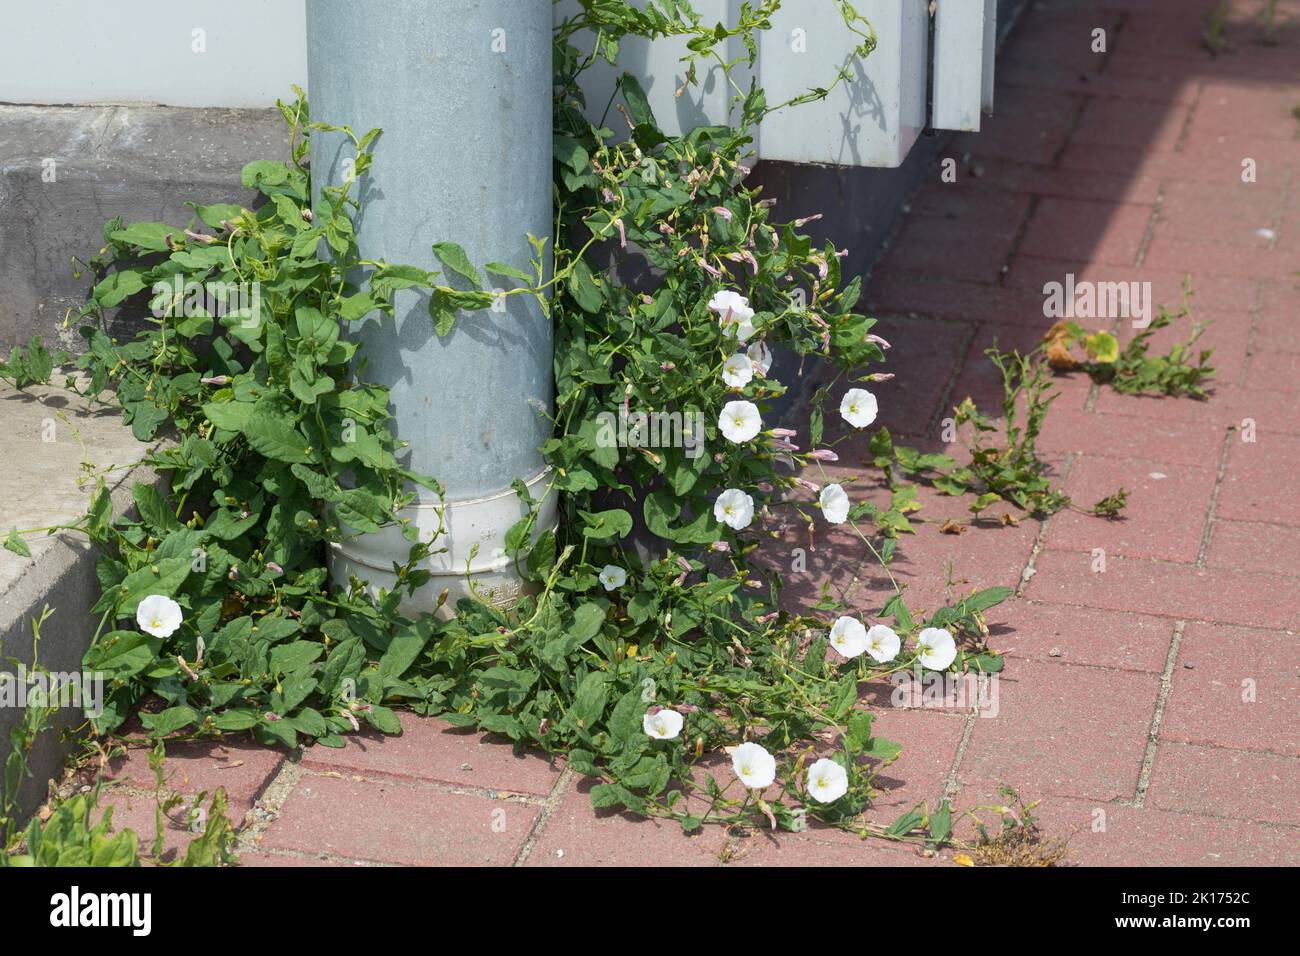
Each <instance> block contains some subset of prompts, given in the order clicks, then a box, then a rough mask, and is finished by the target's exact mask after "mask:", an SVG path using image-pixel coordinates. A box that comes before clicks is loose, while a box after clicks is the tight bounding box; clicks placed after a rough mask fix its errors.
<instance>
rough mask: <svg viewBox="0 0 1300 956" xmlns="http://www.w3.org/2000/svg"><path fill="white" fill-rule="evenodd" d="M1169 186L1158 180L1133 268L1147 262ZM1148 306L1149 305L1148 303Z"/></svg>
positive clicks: (1166, 182) (1139, 267) (1118, 322)
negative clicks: (1166, 189) (1158, 183)
mask: <svg viewBox="0 0 1300 956" xmlns="http://www.w3.org/2000/svg"><path fill="white" fill-rule="evenodd" d="M1168 185H1169V180H1168V179H1162V180H1160V185H1159V186H1157V187H1156V198H1155V201H1154V202H1152V204H1151V215H1150V216H1148V217H1147V225H1146V228H1145V229H1143V230H1142V241H1141V242H1139V243H1138V250H1137V255H1136V256H1134V257H1133V266H1134V267H1135V268H1138V269H1141V268H1142V266H1143V265H1144V264H1145V263H1146V261H1147V250H1149V249H1150V248H1151V240H1152V239H1154V238H1155V236H1156V223H1158V222H1159V221H1160V213H1161V212H1162V211H1163V210H1164V208H1165V187H1166V186H1168ZM1148 305H1150V303H1148ZM1122 321H1123V320H1122V318H1121V317H1118V316H1117V317H1116V320H1115V322H1116V327H1118V326H1119V324H1120V322H1122Z"/></svg>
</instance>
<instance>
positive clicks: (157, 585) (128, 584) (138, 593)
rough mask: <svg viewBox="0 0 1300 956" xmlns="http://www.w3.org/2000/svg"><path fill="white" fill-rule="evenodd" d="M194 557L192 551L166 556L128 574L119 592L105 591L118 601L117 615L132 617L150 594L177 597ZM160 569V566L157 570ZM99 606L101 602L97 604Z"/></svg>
mask: <svg viewBox="0 0 1300 956" xmlns="http://www.w3.org/2000/svg"><path fill="white" fill-rule="evenodd" d="M192 560H193V559H192V558H191V557H190V556H189V555H185V556H184V557H177V558H165V559H163V560H160V561H157V562H155V563H154V564H151V565H146V566H145V567H143V568H141V569H140V570H138V571H133V572H132V573H131V574H128V575H127V576H126V578H125V580H123V581H122V584H121V585H120V586H119V587H118V589H117V591H116V592H112V591H109V592H105V594H104V597H105V598H109V597H111V598H112V599H113V600H114V601H115V602H116V603H117V605H118V615H119V616H121V617H131V616H132V615H134V614H135V611H136V608H137V607H139V605H140V602H141V601H143V600H144V599H145V598H146V597H148V596H149V595H150V594H161V595H163V596H164V597H174V596H175V595H176V592H177V591H178V590H180V587H181V585H182V584H184V583H185V579H186V578H188V577H189V576H190V568H191V562H192ZM155 569H157V570H155ZM97 606H98V605H97Z"/></svg>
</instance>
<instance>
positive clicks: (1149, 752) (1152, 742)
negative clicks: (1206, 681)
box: [1125, 619, 1187, 810]
mask: <svg viewBox="0 0 1300 956" xmlns="http://www.w3.org/2000/svg"><path fill="white" fill-rule="evenodd" d="M1186 627H1187V622H1186V621H1185V620H1182V619H1179V620H1177V621H1175V622H1174V633H1173V635H1172V637H1171V638H1170V640H1169V653H1168V655H1167V656H1166V657H1165V669H1164V673H1162V674H1161V675H1160V690H1159V691H1158V692H1157V693H1156V706H1155V711H1154V712H1153V713H1152V715H1151V727H1150V729H1149V730H1148V731H1147V742H1146V747H1145V749H1144V750H1143V753H1142V767H1141V769H1140V770H1139V771H1138V779H1137V787H1136V789H1135V790H1134V791H1133V800H1132V802H1130V803H1127V804H1125V805H1126V806H1130V807H1132V808H1133V809H1135V810H1140V809H1142V807H1143V806H1145V805H1146V800H1147V789H1148V788H1149V787H1150V786H1151V774H1152V772H1153V771H1154V770H1155V766H1156V753H1157V751H1158V750H1159V739H1160V722H1161V721H1162V720H1163V719H1164V716H1165V707H1166V705H1167V704H1168V703H1169V695H1170V693H1171V692H1172V691H1173V686H1174V665H1175V664H1176V663H1177V661H1178V648H1179V647H1181V646H1182V643H1183V631H1184V630H1185V629H1186Z"/></svg>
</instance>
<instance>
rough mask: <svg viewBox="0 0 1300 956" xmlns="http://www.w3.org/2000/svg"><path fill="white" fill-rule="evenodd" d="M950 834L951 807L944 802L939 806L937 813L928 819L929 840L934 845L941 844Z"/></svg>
mask: <svg viewBox="0 0 1300 956" xmlns="http://www.w3.org/2000/svg"><path fill="white" fill-rule="evenodd" d="M950 833H952V807H950V806H949V805H948V801H947V800H945V801H943V803H941V804H940V805H939V809H938V811H937V812H936V813H935V814H934V815H933V816H932V817H930V839H931V840H933V841H934V842H935V843H936V844H942V843H943V842H944V841H945V840H947V839H948V835H949V834H950Z"/></svg>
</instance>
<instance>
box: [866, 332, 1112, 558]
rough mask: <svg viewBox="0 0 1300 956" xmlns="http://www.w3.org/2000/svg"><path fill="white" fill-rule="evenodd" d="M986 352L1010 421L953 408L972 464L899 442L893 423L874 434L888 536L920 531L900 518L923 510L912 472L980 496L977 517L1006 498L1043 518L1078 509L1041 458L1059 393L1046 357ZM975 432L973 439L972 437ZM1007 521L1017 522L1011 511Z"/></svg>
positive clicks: (1108, 505)
mask: <svg viewBox="0 0 1300 956" xmlns="http://www.w3.org/2000/svg"><path fill="white" fill-rule="evenodd" d="M985 354H986V355H987V356H988V358H989V360H990V361H992V362H993V364H994V365H995V366H997V369H998V371H999V372H1000V373H1001V375H1002V392H1003V396H1002V419H1001V424H999V422H998V421H997V420H996V419H993V418H990V417H988V416H987V415H985V414H983V413H981V412H980V410H979V409H978V408H976V406H975V403H974V402H972V401H971V399H970V398H969V397H968V398H965V399H963V400H962V402H961V404H959V405H958V406H957V407H956V408H955V409H954V410H953V419H952V427H953V429H954V431H955V434H956V435H957V436H959V437H962V438H963V440H964V441H966V444H967V451H968V453H969V457H970V461H969V463H968V464H966V465H959V464H958V463H957V461H956V460H955V459H954V458H952V457H950V456H948V455H943V454H935V453H923V452H920V451H917V450H916V449H915V448H910V447H908V446H906V445H898V444H895V442H894V440H893V436H892V435H890V433H889V430H888V429H886V428H882V429H880V430H879V431H877V432H876V433H875V434H874V435H872V436H871V443H870V446H869V450H870V453H871V463H872V464H873V465H874V466H875V467H877V468H880V469H882V471H883V472H884V474H885V477H886V479H887V481H888V482H889V484H890V487H891V488H892V489H893V503H892V505H891V508H890V511H889V512H887V513H885V517H886V518H887V519H888V520H886V521H884V522H883V523H882V520H881V518H879V517H877V525H878V526H880V527H881V528H882V530H883V531H884V532H885V533H887V534H890V535H896V534H897V533H899V532H900V531H911V530H912V529H911V526H910V524H909V523H908V522H907V521H906V518H905V517H903V518H902V520H901V521H899V520H898V519H896V518H894V517H892V515H893V514H894V513H898V514H899V515H902V514H905V512H906V511H909V510H916V508H917V506H916V505H915V504H914V501H915V498H916V490H915V488H914V487H913V486H911V485H908V484H906V482H905V481H904V478H905V477H906V478H912V479H921V480H925V481H928V482H929V483H930V484H931V485H932V486H933V487H934V488H936V489H937V490H939V491H941V492H942V493H944V494H946V495H953V496H963V497H965V496H974V500H972V501H971V503H970V511H971V514H972V515H975V516H977V517H978V516H979V515H980V513H981V512H983V511H985V510H986V509H987V508H989V507H990V506H992V505H994V504H996V503H997V502H999V501H1007V502H1010V503H1011V504H1013V505H1015V506H1016V507H1017V508H1020V509H1021V510H1023V511H1026V512H1028V513H1029V514H1032V515H1037V516H1044V515H1051V514H1055V513H1056V512H1057V511H1060V510H1061V509H1062V508H1067V507H1071V505H1072V503H1071V501H1070V497H1069V496H1068V495H1066V494H1065V493H1064V492H1063V491H1061V490H1060V489H1059V488H1058V487H1057V486H1056V485H1055V484H1053V482H1052V479H1051V476H1050V474H1049V469H1048V466H1047V465H1046V463H1044V462H1043V460H1042V459H1041V458H1039V457H1038V436H1039V433H1040V432H1041V431H1042V428H1043V421H1044V420H1045V419H1046V417H1047V411H1048V409H1049V408H1050V407H1051V404H1052V402H1053V401H1054V400H1055V399H1056V395H1057V393H1056V392H1053V391H1052V390H1051V387H1052V386H1051V379H1050V377H1049V375H1048V373H1047V370H1046V368H1045V365H1044V362H1043V361H1042V360H1041V358H1040V356H1039V355H1038V354H1037V353H1031V354H1029V355H1021V354H1020V353H1018V352H1012V353H1004V352H1000V351H998V349H997V348H996V347H995V348H992V349H989V350H988V351H987V352H986V353H985ZM1022 405H1023V409H1022V407H1021V406H1022ZM964 426H969V428H968V429H966V431H965V432H963V431H962V430H961V429H963V427H964ZM999 431H1000V432H1001V433H1002V440H1001V441H1000V442H995V441H993V440H992V436H994V435H996V434H997V433H998V432H999ZM967 434H968V435H969V439H966V437H965V436H966V435H967ZM1126 497H1127V496H1126V493H1125V491H1124V489H1123V488H1120V489H1118V490H1117V491H1115V492H1114V493H1112V494H1110V495H1107V496H1106V497H1105V498H1103V499H1102V500H1101V501H1099V502H1097V504H1095V505H1094V506H1093V507H1092V508H1091V509H1087V510H1088V511H1089V512H1090V513H1092V514H1096V515H1102V516H1106V517H1115V516H1117V515H1118V514H1119V512H1120V511H1121V510H1122V509H1123V507H1124V504H1125V501H1126ZM1004 520H1008V521H1013V520H1014V519H1012V518H1010V516H1006V517H1005V519H1004ZM960 527H963V526H960V525H956V524H955V523H954V522H949V523H948V524H947V525H945V529H946V530H948V529H951V530H956V529H957V528H960Z"/></svg>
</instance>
